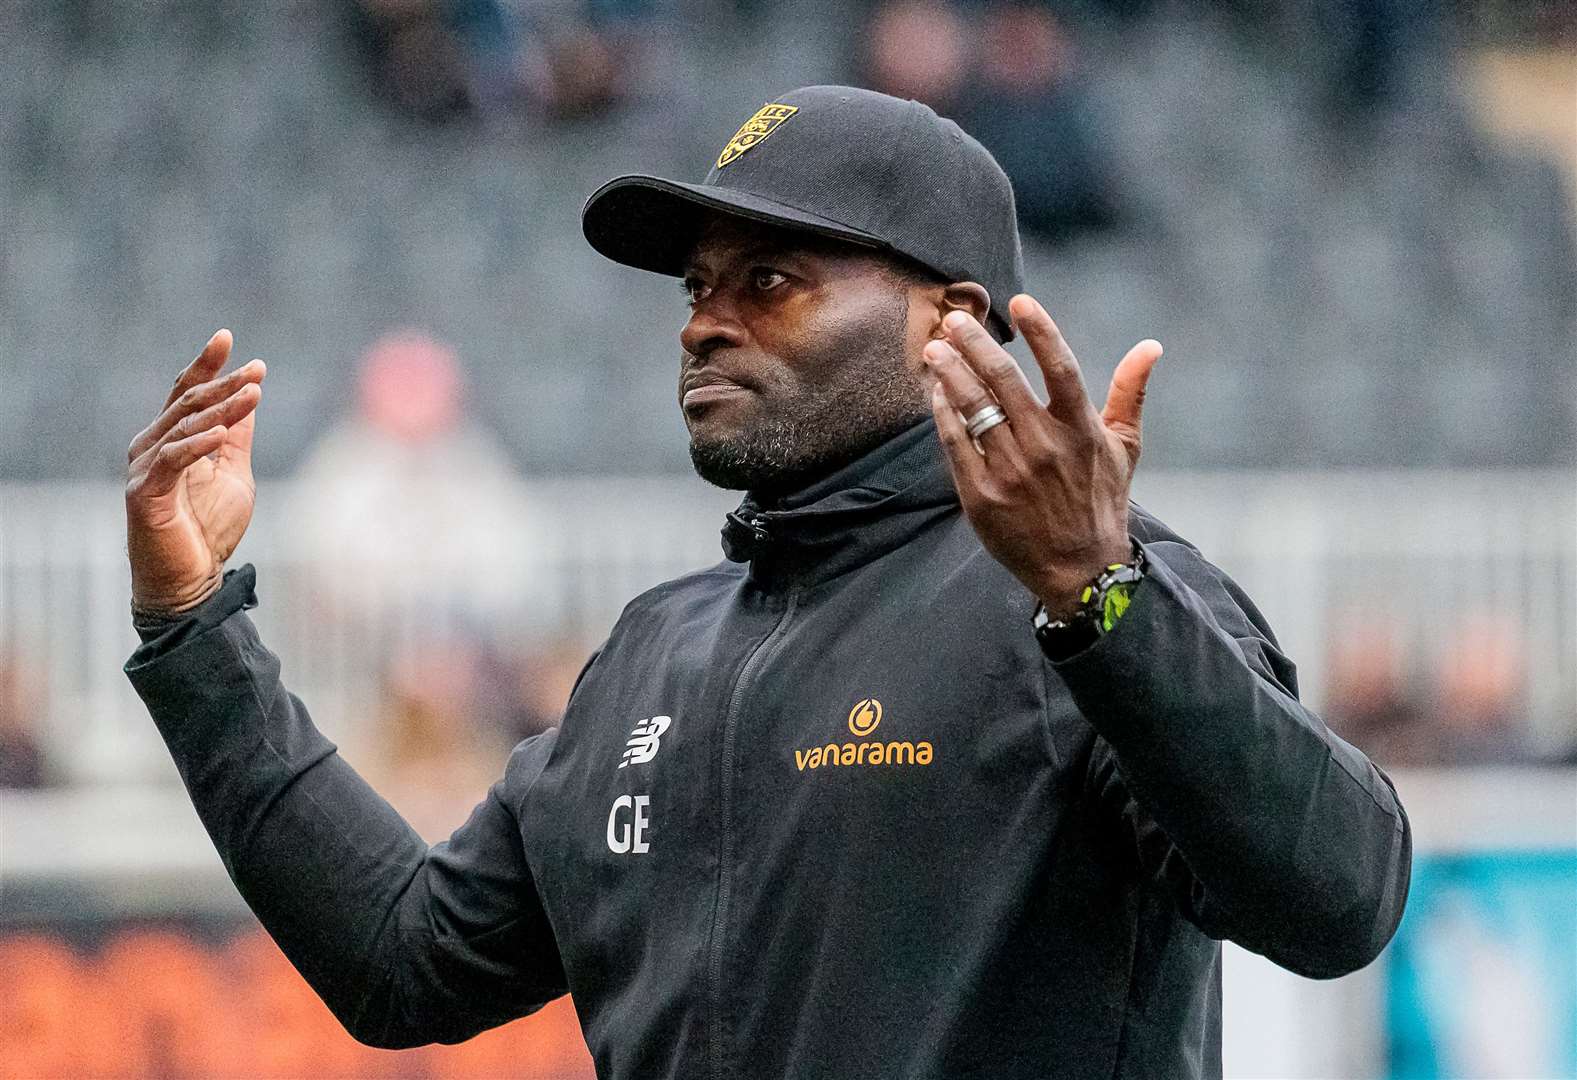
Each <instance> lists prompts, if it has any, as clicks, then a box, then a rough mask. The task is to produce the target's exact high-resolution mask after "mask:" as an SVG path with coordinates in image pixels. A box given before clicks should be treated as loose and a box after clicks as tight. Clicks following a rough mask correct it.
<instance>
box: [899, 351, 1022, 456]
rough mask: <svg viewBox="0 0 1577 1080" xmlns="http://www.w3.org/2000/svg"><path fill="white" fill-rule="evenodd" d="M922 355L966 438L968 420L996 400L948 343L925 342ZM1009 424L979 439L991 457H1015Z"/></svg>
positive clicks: (1002, 425) (1015, 447)
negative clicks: (958, 418) (996, 455)
mask: <svg viewBox="0 0 1577 1080" xmlns="http://www.w3.org/2000/svg"><path fill="white" fill-rule="evenodd" d="M922 355H923V356H924V357H925V361H926V363H927V364H928V365H929V366H930V368H931V372H932V374H934V375H935V376H936V385H937V386H939V387H941V389H942V393H943V396H944V397H945V399H946V401H947V403H948V405H949V406H950V407H951V408H952V409H953V410H954V411H955V412H956V413H957V414H958V416H959V417H961V420H960V423H959V426H960V429H961V430H963V431H964V434H965V437H966V438H967V437H968V434H969V432H968V428H967V426H966V425H967V424H968V421H969V419H970V418H971V417H973V416H974V415H975V414H976V413H978V412H979V411H980V410H981V409H984V408H986V407H987V406H989V405H995V404H997V400H996V398H994V397H993V396H992V394H991V391H990V390H988V389H987V388H986V386H985V384H984V383H982V382H981V381H980V379H979V377H978V376H977V375H976V374H975V371H974V369H973V368H971V367H970V366H969V365H968V364H966V363H965V362H964V358H963V356H961V355H960V354H959V352H958V350H957V349H955V348H953V346H952V345H951V344H950V343H948V342H946V341H928V342H926V346H925V349H924V350H923V352H922ZM1003 411H1004V412H1005V411H1006V410H1003ZM1025 422H1026V423H1028V422H1029V421H1028V420H1026V421H1025ZM1012 424H1013V422H1012V421H1011V420H1009V421H1008V422H1007V423H1002V424H997V425H996V426H994V427H992V428H990V429H989V430H987V431H986V432H985V433H984V434H982V435H981V436H980V443H981V445H982V446H984V447H985V448H986V449H987V450H988V451H990V452H992V453H997V452H998V451H1000V452H1001V453H1002V454H1004V455H1007V456H1013V455H1016V454H1017V453H1018V447H1017V445H1016V444H1015V441H1014V438H1013V430H1012ZM971 442H973V440H971ZM971 449H973V447H971ZM976 456H977V457H978V456H979V455H978V454H977V455H976Z"/></svg>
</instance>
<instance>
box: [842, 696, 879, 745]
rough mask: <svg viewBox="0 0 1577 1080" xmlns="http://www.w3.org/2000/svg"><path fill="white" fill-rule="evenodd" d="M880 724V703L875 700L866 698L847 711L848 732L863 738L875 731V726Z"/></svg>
mask: <svg viewBox="0 0 1577 1080" xmlns="http://www.w3.org/2000/svg"><path fill="white" fill-rule="evenodd" d="M881 722H882V703H881V702H879V701H877V700H876V699H875V698H873V697H871V698H866V699H865V700H864V701H862V702H860V703H859V704H858V705H856V706H854V708H852V709H850V710H849V730H850V731H852V732H854V734H856V735H858V736H860V737H861V738H864V737H865V736H866V735H869V734H870V733H871V732H873V731H875V730H876V725H877V724H879V723H881Z"/></svg>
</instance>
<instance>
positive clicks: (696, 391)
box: [684, 382, 750, 409]
mask: <svg viewBox="0 0 1577 1080" xmlns="http://www.w3.org/2000/svg"><path fill="white" fill-rule="evenodd" d="M749 392H750V391H749V390H747V389H745V388H744V387H743V386H740V385H739V384H738V383H727V382H709V383H702V384H701V385H699V386H692V387H691V388H690V389H688V390H686V391H685V392H684V407H685V408H687V409H688V408H692V407H693V406H697V405H705V404H707V403H709V402H713V401H721V400H722V399H724V398H729V397H733V396H734V395H735V394H748V393H749Z"/></svg>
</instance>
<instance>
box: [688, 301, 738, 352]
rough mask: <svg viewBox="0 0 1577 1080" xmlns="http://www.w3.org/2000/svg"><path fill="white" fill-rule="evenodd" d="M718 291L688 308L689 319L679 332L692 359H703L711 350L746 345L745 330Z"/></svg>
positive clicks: (730, 305) (731, 307)
mask: <svg viewBox="0 0 1577 1080" xmlns="http://www.w3.org/2000/svg"><path fill="white" fill-rule="evenodd" d="M721 292H722V290H720V289H719V290H717V291H714V292H713V293H712V295H710V296H708V297H707V298H706V299H704V300H699V301H697V302H696V304H695V306H694V307H693V308H691V309H690V319H689V321H688V322H686V323H685V324H684V329H683V330H681V331H679V343H680V344H681V345H683V346H684V351H685V352H687V353H689V354H690V355H691V356H695V357H700V358H702V359H704V358H705V357H706V355H707V354H708V353H710V352H711V351H712V350H714V349H721V348H726V347H738V346H740V345H743V344H744V343H745V336H746V335H745V328H744V326H743V325H742V324H741V323H740V321H739V318H738V316H737V314H736V313H735V312H734V310H733V306H732V304H730V303H729V302H728V301H727V299H726V297H724V296H720V295H719V293H721Z"/></svg>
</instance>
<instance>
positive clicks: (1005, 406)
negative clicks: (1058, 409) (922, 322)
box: [942, 311, 1043, 423]
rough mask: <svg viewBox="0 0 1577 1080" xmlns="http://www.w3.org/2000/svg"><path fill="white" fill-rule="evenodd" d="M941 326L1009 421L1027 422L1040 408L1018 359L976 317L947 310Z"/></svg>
mask: <svg viewBox="0 0 1577 1080" xmlns="http://www.w3.org/2000/svg"><path fill="white" fill-rule="evenodd" d="M942 329H943V330H944V331H946V333H947V340H948V342H949V343H950V344H951V345H952V346H953V347H954V348H955V349H957V350H958V352H959V353H960V355H962V357H963V359H964V362H965V363H967V364H968V365H969V366H970V368H971V369H973V370H974V372H975V374H976V375H978V376H979V377H980V381H981V382H982V383H984V384H985V385H986V386H987V387H988V388H989V389H990V390H991V393H992V394H993V395H995V397H996V399H997V403H998V404H1000V405H1001V406H1002V410H1003V411H1004V412H1006V413H1007V414H1008V420H1009V421H1010V422H1012V423H1020V422H1029V418H1030V417H1032V416H1034V415H1035V414H1037V413H1039V412H1041V411H1042V409H1043V406H1042V404H1041V400H1040V398H1039V397H1037V396H1036V394H1035V389H1034V387H1032V386H1030V384H1029V380H1028V379H1026V378H1024V372H1023V371H1022V370H1021V369H1020V368H1019V366H1018V361H1017V360H1014V359H1013V356H1012V354H1011V353H1009V352H1008V351H1007V350H1006V349H1004V348H1003V347H1002V346H1001V345H999V344H998V343H997V341H996V339H995V338H993V337H992V336H991V335H990V334H988V333H987V332H986V328H985V327H984V326H981V325H980V323H979V322H978V321H977V320H976V319H974V318H971V317H970V316H969V315H968V314H967V313H965V312H962V311H953V312H949V313H948V315H947V317H946V318H944V319H943V320H942ZM964 415H965V416H968V415H969V414H968V413H965V414H964Z"/></svg>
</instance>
